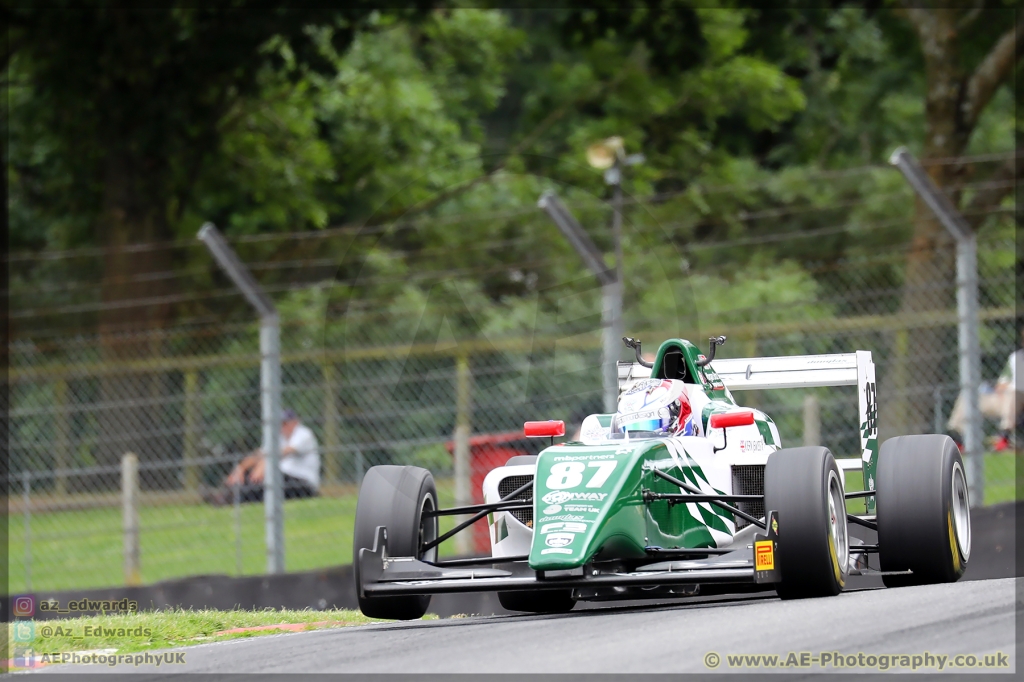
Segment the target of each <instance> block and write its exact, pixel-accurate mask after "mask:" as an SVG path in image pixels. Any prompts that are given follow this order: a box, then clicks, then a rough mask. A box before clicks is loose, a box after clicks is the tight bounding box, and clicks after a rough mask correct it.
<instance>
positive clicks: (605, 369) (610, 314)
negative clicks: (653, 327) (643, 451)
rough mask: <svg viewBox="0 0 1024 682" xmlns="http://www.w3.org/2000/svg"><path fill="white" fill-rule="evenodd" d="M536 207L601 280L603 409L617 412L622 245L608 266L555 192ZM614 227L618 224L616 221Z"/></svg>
mask: <svg viewBox="0 0 1024 682" xmlns="http://www.w3.org/2000/svg"><path fill="white" fill-rule="evenodd" d="M618 202H619V206H617V207H616V216H617V218H616V221H617V222H618V221H620V220H621V217H619V216H620V212H619V210H618V209H619V208H621V196H620V198H619V199H618ZM537 206H539V207H540V208H541V209H543V210H544V212H545V213H547V214H548V216H549V217H550V218H551V220H552V221H553V222H554V223H555V225H557V226H558V229H559V231H560V232H561V233H562V235H564V236H565V238H566V239H567V240H569V243H570V244H571V245H572V247H573V248H574V249H575V250H576V253H578V254H579V255H580V258H582V259H583V263H584V264H585V265H586V266H587V269H588V270H590V271H591V272H592V273H593V274H594V277H595V278H597V281H598V283H599V284H600V285H601V331H602V351H601V385H602V389H603V394H604V411H605V412H609V413H611V412H615V407H616V403H617V402H618V395H619V386H618V382H619V376H618V369H617V367H616V364H615V360H616V358H617V357H618V356H619V353H620V350H621V348H622V345H621V344H622V336H623V334H622V284H621V279H620V278H619V277H618V275H617V272H618V271H619V269H620V267H621V266H620V265H619V262H620V260H621V259H620V258H618V254H619V253H620V252H621V248H620V247H618V244H616V246H617V249H616V251H617V260H616V267H615V268H609V267H608V265H607V264H606V263H605V261H604V254H602V253H601V251H600V250H599V249H598V248H597V246H596V245H595V244H594V242H593V241H592V240H591V239H590V235H588V234H587V232H586V230H584V229H583V227H581V226H580V224H579V222H577V220H576V218H574V217H573V215H572V214H571V213H570V212H569V209H567V208H566V207H565V204H563V203H562V202H561V201H560V200H559V199H558V196H557V195H556V194H555V193H554V192H551V191H548V192H545V193H544V194H542V195H541V197H540V200H539V201H538V202H537ZM614 228H615V224H614V223H613V229H614ZM621 230H622V228H621V222H619V227H618V231H619V232H621ZM616 242H618V239H616Z"/></svg>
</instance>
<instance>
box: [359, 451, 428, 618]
mask: <svg viewBox="0 0 1024 682" xmlns="http://www.w3.org/2000/svg"><path fill="white" fill-rule="evenodd" d="M436 509H437V488H436V487H435V486H434V477H433V476H432V475H431V474H430V472H429V471H427V470H426V469H421V468H420V467H411V466H375V467H371V468H370V469H369V470H368V471H367V472H366V475H365V476H364V477H363V483H362V485H361V486H360V487H359V501H358V502H357V503H356V522H355V533H354V537H353V542H352V566H353V569H354V570H353V573H354V575H355V580H356V595H357V596H358V594H359V584H360V577H359V550H361V549H363V548H366V549H372V548H373V542H374V539H375V538H376V534H377V526H386V527H387V529H388V556H393V557H405V556H412V557H416V558H417V559H424V560H426V561H435V560H436V559H437V548H436V547H435V548H433V549H431V550H430V551H428V552H426V554H422V553H421V552H420V547H421V546H422V545H423V544H425V543H427V542H430V541H431V540H433V539H435V538H437V536H438V531H437V517H436V516H431V517H424V516H423V512H424V511H428V510H430V511H433V510H436ZM429 606H430V595H413V596H404V595H403V596H400V597H359V610H360V611H362V612H363V614H364V615H366V616H369V617H370V618H388V619H392V620H414V619H416V618H422V617H423V614H425V613H426V612H427V607H429Z"/></svg>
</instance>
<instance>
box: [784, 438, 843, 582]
mask: <svg viewBox="0 0 1024 682" xmlns="http://www.w3.org/2000/svg"><path fill="white" fill-rule="evenodd" d="M764 504H765V507H764V508H765V513H767V512H768V511H771V510H775V511H776V512H778V518H779V531H778V533H779V541H778V557H777V561H778V562H779V570H780V572H781V574H782V581H781V582H779V583H777V584H776V585H775V591H776V592H777V593H778V595H779V597H781V598H782V599H802V598H805V597H825V596H832V595H837V594H839V593H840V592H841V591H842V589H843V586H844V585H845V584H846V576H847V575H848V573H849V563H850V561H849V556H850V542H849V534H848V533H847V524H846V500H845V497H844V495H843V479H842V473H841V472H840V471H839V467H838V466H836V461H835V458H834V457H833V456H832V453H831V452H829V450H828V448H822V447H806V448H789V449H786V450H778V451H776V452H773V453H772V454H771V455H769V456H768V464H767V466H766V467H765V472H764Z"/></svg>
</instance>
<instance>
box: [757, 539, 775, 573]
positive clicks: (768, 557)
mask: <svg viewBox="0 0 1024 682" xmlns="http://www.w3.org/2000/svg"><path fill="white" fill-rule="evenodd" d="M754 570H757V571H773V570H775V552H774V550H773V549H772V541H771V540H759V541H757V542H755V543H754Z"/></svg>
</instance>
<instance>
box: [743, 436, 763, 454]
mask: <svg viewBox="0 0 1024 682" xmlns="http://www.w3.org/2000/svg"><path fill="white" fill-rule="evenodd" d="M740 452H764V439H762V438H758V439H757V440H741V441H740Z"/></svg>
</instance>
